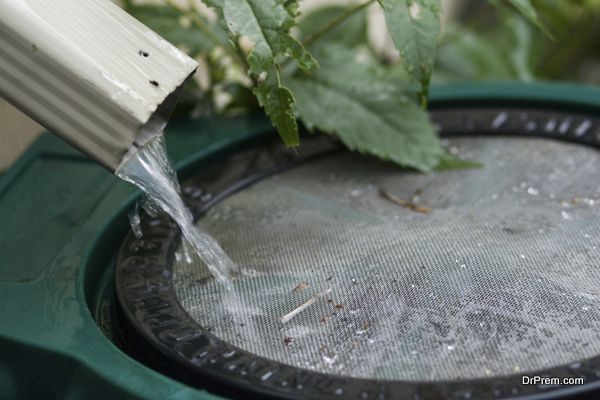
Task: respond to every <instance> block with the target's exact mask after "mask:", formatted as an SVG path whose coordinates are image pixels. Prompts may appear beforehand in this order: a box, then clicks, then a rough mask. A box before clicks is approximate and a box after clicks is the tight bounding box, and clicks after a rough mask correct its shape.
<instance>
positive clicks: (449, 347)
mask: <svg viewBox="0 0 600 400" xmlns="http://www.w3.org/2000/svg"><path fill="white" fill-rule="evenodd" d="M446 349H448V351H453V350H454V349H456V346H454V345H451V344H449V345H448V346H446Z"/></svg>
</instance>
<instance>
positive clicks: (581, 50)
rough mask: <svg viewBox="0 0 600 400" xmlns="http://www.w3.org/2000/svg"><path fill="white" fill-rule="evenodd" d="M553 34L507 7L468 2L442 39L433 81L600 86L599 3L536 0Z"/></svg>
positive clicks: (542, 18)
mask: <svg viewBox="0 0 600 400" xmlns="http://www.w3.org/2000/svg"><path fill="white" fill-rule="evenodd" d="M532 4H533V5H534V6H535V8H536V10H537V13H538V15H539V19H540V21H541V22H542V23H543V25H544V26H545V27H546V29H547V30H548V31H549V32H550V35H548V34H545V33H544V32H542V31H540V30H539V29H536V27H535V26H533V25H532V24H529V23H527V21H526V20H525V18H524V17H523V16H521V15H519V14H518V13H515V12H514V11H513V10H511V9H510V8H507V7H506V6H505V4H502V3H500V4H496V5H495V6H494V5H493V4H490V3H483V2H481V1H477V0H475V1H467V2H464V7H463V11H462V12H460V13H459V16H458V18H457V19H456V20H455V21H451V22H450V23H449V24H448V26H447V27H446V33H445V35H444V36H443V37H442V39H441V41H440V46H439V48H438V59H437V63H436V69H435V73H434V78H433V79H434V81H435V82H437V83H444V82H449V81H473V80H495V81H499V80H521V81H533V80H561V81H565V80H568V81H577V82H582V83H589V84H600V41H599V40H598V38H600V0H534V1H532Z"/></svg>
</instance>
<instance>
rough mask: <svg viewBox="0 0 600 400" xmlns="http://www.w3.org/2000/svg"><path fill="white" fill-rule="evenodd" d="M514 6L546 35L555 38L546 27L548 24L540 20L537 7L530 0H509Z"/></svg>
mask: <svg viewBox="0 0 600 400" xmlns="http://www.w3.org/2000/svg"><path fill="white" fill-rule="evenodd" d="M508 1H509V3H510V4H512V6H513V7H515V8H516V9H517V10H519V12H520V13H521V14H523V16H525V18H527V19H528V20H529V22H531V23H532V24H533V25H535V26H537V27H538V28H539V29H540V30H541V31H542V32H544V34H546V36H548V37H549V38H553V36H552V33H550V31H549V30H548V28H546V26H545V25H544V24H543V23H542V21H541V20H540V18H539V16H538V14H537V11H536V10H535V7H533V5H532V4H531V1H529V0H508Z"/></svg>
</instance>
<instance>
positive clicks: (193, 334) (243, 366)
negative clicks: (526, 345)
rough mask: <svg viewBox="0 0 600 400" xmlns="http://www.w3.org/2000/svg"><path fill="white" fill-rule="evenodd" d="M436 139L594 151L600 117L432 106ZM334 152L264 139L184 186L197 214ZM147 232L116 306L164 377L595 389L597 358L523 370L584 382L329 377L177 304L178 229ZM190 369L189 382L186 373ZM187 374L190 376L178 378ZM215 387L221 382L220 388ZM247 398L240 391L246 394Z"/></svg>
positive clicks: (279, 394) (294, 395)
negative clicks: (498, 139)
mask: <svg viewBox="0 0 600 400" xmlns="http://www.w3.org/2000/svg"><path fill="white" fill-rule="evenodd" d="M432 118H433V121H434V122H435V123H436V124H437V126H438V128H439V130H440V132H441V134H442V135H443V136H457V135H460V136H473V135H481V136H490V135H502V136H524V137H545V138H553V139H559V140H566V141H569V142H576V143H580V144H585V145H589V146H593V147H595V148H598V149H600V118H599V117H598V115H590V114H578V113H574V112H564V111H557V110H551V109H546V108H542V107H540V108H531V109H524V108H514V107H512V108H511V107H505V108H498V107H494V108H489V107H486V108H479V107H477V106H472V107H461V108H451V107H447V108H443V109H439V110H434V111H433V112H432ZM331 151H341V149H340V146H339V144H337V142H335V141H333V140H331V139H329V138H328V137H325V136H316V137H314V136H313V137H307V138H305V140H304V142H303V146H302V151H301V153H300V154H299V155H297V156H296V155H294V156H292V155H290V153H289V151H286V150H285V149H283V148H282V146H280V145H279V144H278V142H276V141H275V142H268V143H267V144H265V143H264V142H263V143H262V144H259V145H256V146H255V147H254V148H251V149H249V150H242V151H238V152H234V153H233V154H232V155H230V156H227V157H225V158H224V159H221V160H219V161H216V162H214V163H212V164H211V165H210V166H209V167H208V168H209V169H207V170H206V171H205V173H203V174H202V175H200V176H197V177H195V178H193V179H191V180H189V181H187V182H186V183H185V184H184V186H183V192H184V196H185V200H186V202H187V203H188V205H189V206H190V207H191V208H192V210H193V212H194V214H195V216H196V217H200V216H202V215H203V214H204V213H205V212H206V211H207V210H208V209H209V208H210V207H212V206H213V205H214V204H216V203H217V202H219V201H220V200H222V199H223V198H225V197H227V196H229V195H231V194H232V193H235V192H236V191H238V190H240V189H242V188H244V187H247V186H248V185H251V184H252V183H254V182H256V181H258V180H260V179H262V178H264V177H266V176H270V175H272V174H274V173H277V172H280V171H282V170H284V169H287V168H290V167H292V166H294V165H297V164H298V163H301V162H303V161H305V160H306V159H308V158H312V157H317V156H319V155H322V154H324V153H328V152H331ZM142 229H143V231H144V237H143V238H142V239H135V237H134V236H133V235H132V234H131V233H130V234H129V235H128V236H127V238H126V239H125V241H124V243H123V245H122V247H121V249H120V251H119V255H118V258H117V262H116V273H115V281H116V282H115V285H116V293H117V298H118V301H119V304H120V306H121V311H122V313H123V314H124V316H125V319H126V322H128V323H129V324H130V325H131V326H132V327H133V329H134V330H135V333H136V335H137V336H139V337H140V338H141V339H142V340H143V341H145V345H149V347H151V348H153V349H156V350H158V352H157V353H158V354H160V357H163V358H164V361H165V362H167V363H170V364H171V365H172V367H170V368H169V375H171V376H173V377H175V378H178V377H181V379H182V380H183V381H185V382H186V383H189V384H192V385H195V386H198V387H201V388H206V387H209V388H212V390H216V391H217V392H219V393H222V394H223V393H224V394H227V395H233V396H235V397H247V396H249V395H251V394H254V395H263V396H269V397H274V398H288V399H308V398H311V399H331V398H344V399H348V398H351V399H423V400H427V399H440V398H447V399H470V398H473V399H480V398H511V397H519V398H528V399H535V398H555V397H563V396H564V397H567V396H579V395H583V393H584V392H585V393H589V392H590V391H594V390H599V389H600V355H599V356H597V357H593V358H590V359H587V360H582V361H580V362H577V363H574V364H571V365H564V366H559V367H554V368H551V369H546V370H542V371H526V373H527V374H528V375H538V376H548V377H583V378H584V382H585V384H584V385H581V386H571V387H569V386H562V387H561V386H537V385H522V376H523V375H522V374H515V375H509V376H500V377H491V378H485V379H471V380H464V381H440V382H416V381H410V382H409V381H405V382H402V381H379V380H370V379H359V378H350V377H344V376H336V375H327V374H323V373H318V372H314V371H309V370H304V369H300V368H297V367H293V366H290V365H286V364H282V363H279V362H276V361H273V360H269V359H266V358H263V357H259V356H257V355H255V354H252V353H249V352H247V351H245V350H242V349H240V348H237V347H235V346H233V345H231V344H229V343H227V342H225V341H223V340H221V339H219V338H218V337H216V336H215V335H213V334H212V333H211V332H210V328H207V327H202V326H200V325H199V324H198V323H197V322H196V321H195V320H193V319H192V318H191V317H190V316H189V315H188V314H187V313H186V312H185V310H184V309H183V308H182V306H181V305H180V304H179V301H178V299H177V295H176V293H175V289H174V286H173V283H172V280H171V278H172V266H173V262H172V261H173V257H174V251H175V249H176V248H177V246H178V245H179V242H180V237H179V235H180V232H179V230H178V228H177V227H176V225H175V224H174V223H173V222H172V221H171V220H170V219H168V218H167V217H158V218H150V217H149V216H147V215H145V216H144V217H143V218H142ZM189 376H195V377H197V380H196V379H189ZM185 377H187V378H185ZM220 388H221V389H220ZM244 395H245V396H244Z"/></svg>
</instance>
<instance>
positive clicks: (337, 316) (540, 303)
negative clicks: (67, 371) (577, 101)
mask: <svg viewBox="0 0 600 400" xmlns="http://www.w3.org/2000/svg"><path fill="white" fill-rule="evenodd" d="M447 145H448V146H449V148H450V151H451V152H453V153H457V154H458V155H460V156H461V157H464V158H469V159H476V160H479V161H481V162H482V163H483V164H484V168H481V169H471V170H454V171H444V172H436V173H429V174H419V173H410V172H403V171H401V170H399V169H397V168H395V167H393V166H390V165H386V164H383V163H379V162H377V161H374V160H372V159H367V158H362V157H359V156H356V155H352V154H348V153H339V154H335V155H331V156H327V157H323V158H320V159H317V160H314V161H311V162H307V163H305V164H302V165H301V166H298V167H296V168H294V169H291V170H288V171H286V172H283V173H281V174H279V175H276V176H272V177H269V178H266V179H264V180H263V181H260V182H259V183H257V184H255V185H253V186H251V187H249V188H246V189H245V190H242V191H241V192H239V193H237V194H234V195H233V196H231V197H229V198H227V199H226V200H224V201H223V202H221V203H220V204H218V205H217V206H215V207H214V208H213V209H211V211H210V212H209V213H208V214H207V215H206V216H205V217H204V218H203V219H202V220H201V224H202V226H203V227H204V228H205V229H207V230H208V232H210V233H211V234H213V235H214V236H215V237H216V239H217V240H218V241H219V242H220V243H221V245H222V246H223V248H224V249H225V251H226V252H227V253H228V254H229V255H230V256H231V257H232V259H233V260H234V261H236V262H237V263H239V264H240V265H241V266H243V267H244V268H246V272H245V274H244V275H243V276H241V277H239V278H237V281H236V283H235V286H236V294H235V295H232V294H226V293H225V291H224V290H223V289H222V288H221V287H220V286H219V285H218V284H217V283H216V282H215V281H214V279H212V278H211V277H210V274H209V273H208V271H207V269H206V267H205V266H204V265H202V263H201V261H199V260H198V259H196V258H190V256H189V255H188V254H186V253H187V252H186V249H185V248H183V249H179V250H178V251H177V253H176V259H177V261H176V265H175V266H174V276H175V281H176V290H177V294H178V296H179V299H180V302H181V304H182V305H183V307H184V308H185V309H186V310H187V311H188V313H189V314H190V315H191V316H192V317H193V318H194V319H196V320H197V321H198V322H199V323H200V324H202V325H203V326H205V327H210V328H211V329H212V331H213V333H214V334H216V335H217V336H218V337H220V338H222V339H223V340H225V341H227V342H230V343H232V344H234V345H236V346H239V347H241V348H242V349H245V350H248V351H250V352H252V353H256V354H258V355H261V356H263V357H266V358H269V359H273V360H277V361H280V362H283V363H286V364H291V365H294V366H298V367H301V368H307V369H312V370H316V371H320V372H324V373H333V374H338V375H346V376H352V377H362V378H375V379H387V380H423V381H437V380H454V379H467V378H475V377H486V376H497V375H506V374H511V373H519V372H525V371H532V370H539V369H542V368H546V367H551V366H557V365H562V364H568V363H574V362H576V361H578V360H581V359H583V358H588V357H591V356H594V355H597V354H599V353H600V308H599V306H600V297H599V295H600V271H599V269H598V266H597V262H596V261H597V260H598V247H597V246H598V245H599V243H600V219H599V217H600V207H599V206H598V204H599V201H600V175H599V173H598V171H600V157H599V155H598V152H597V151H596V150H594V149H591V148H586V147H583V146H579V145H573V144H566V143H562V142H556V141H552V140H547V139H524V138H461V139H454V140H451V141H450V142H449V143H447ZM382 190H383V192H382ZM382 194H383V195H382ZM402 201H408V202H412V203H413V206H412V209H411V208H410V204H409V206H408V207H407V206H406V204H405V205H404V206H401V205H399V204H398V203H399V202H400V203H402ZM414 204H417V205H420V206H422V207H420V208H419V207H415V206H414ZM329 288H331V292H329V293H328V294H326V295H324V296H323V297H322V298H320V299H318V300H317V301H316V302H315V303H314V304H312V305H310V306H309V307H307V308H306V309H305V310H304V311H302V312H300V313H298V315H296V316H295V317H294V318H292V319H291V320H290V321H289V322H287V323H285V324H282V323H281V322H280V318H281V317H282V316H283V315H285V314H287V313H288V312H290V311H292V310H294V309H296V308H297V307H298V306H300V305H301V304H303V303H304V302H305V301H307V300H308V299H310V298H311V297H312V296H314V295H315V294H317V293H322V292H323V291H324V290H327V289H329Z"/></svg>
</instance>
